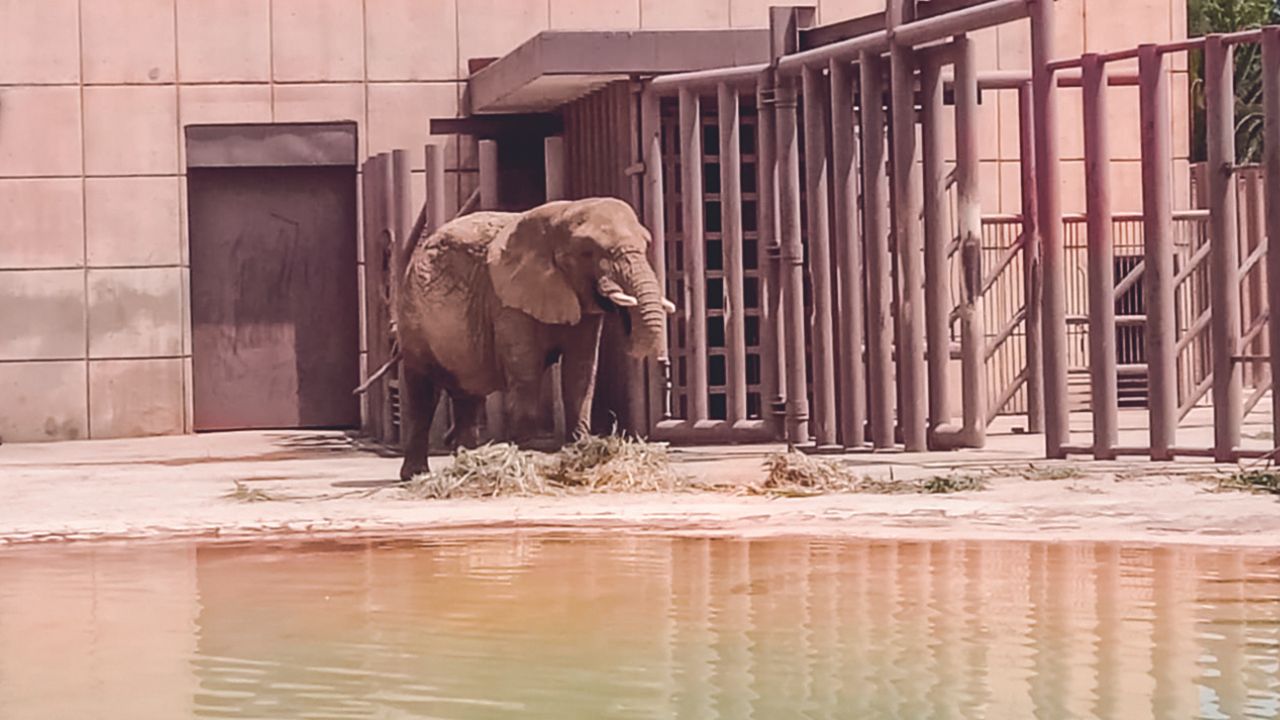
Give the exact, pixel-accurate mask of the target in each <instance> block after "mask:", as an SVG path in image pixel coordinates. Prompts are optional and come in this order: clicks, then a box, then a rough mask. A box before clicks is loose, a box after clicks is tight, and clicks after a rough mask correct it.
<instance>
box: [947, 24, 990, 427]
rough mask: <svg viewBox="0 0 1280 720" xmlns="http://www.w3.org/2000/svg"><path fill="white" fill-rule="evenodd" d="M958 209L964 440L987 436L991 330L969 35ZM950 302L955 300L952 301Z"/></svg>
mask: <svg viewBox="0 0 1280 720" xmlns="http://www.w3.org/2000/svg"><path fill="white" fill-rule="evenodd" d="M955 43H956V49H957V56H956V71H955V72H956V78H955V102H956V211H957V220H958V222H957V225H958V229H959V232H960V266H961V268H962V270H963V272H962V274H961V282H962V286H961V296H960V333H961V335H960V385H961V389H962V390H963V398H964V407H963V409H962V416H963V420H964V433H963V443H964V444H965V445H966V446H968V447H978V448H980V447H983V446H985V445H986V440H987V330H986V322H985V319H986V318H985V316H984V308H983V298H982V295H983V285H984V284H985V273H984V272H983V269H982V189H981V180H980V178H981V173H980V167H979V157H978V145H979V136H978V122H979V120H978V99H979V98H978V61H977V55H976V49H975V43H974V41H973V39H972V38H970V37H968V36H960V37H957V38H956V39H955ZM948 306H949V301H948Z"/></svg>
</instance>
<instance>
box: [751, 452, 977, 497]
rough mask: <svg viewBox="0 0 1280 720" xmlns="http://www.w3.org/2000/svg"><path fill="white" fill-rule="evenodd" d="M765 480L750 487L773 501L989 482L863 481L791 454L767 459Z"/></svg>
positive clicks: (971, 478) (963, 478)
mask: <svg viewBox="0 0 1280 720" xmlns="http://www.w3.org/2000/svg"><path fill="white" fill-rule="evenodd" d="M764 467H765V479H764V482H762V483H760V484H759V485H754V486H750V487H749V489H748V491H749V492H751V493H753V494H759V495H770V496H774V497H810V496H813V495H825V494H829V493H864V494H870V495H938V494H948V493H958V492H970V491H975V490H985V489H986V487H987V481H986V478H984V477H983V476H981V475H974V474H953V475H935V476H933V477H928V478H917V479H913V480H901V479H897V478H894V477H893V474H892V470H890V475H889V477H888V478H887V479H878V478H869V477H862V476H860V475H858V474H856V473H854V472H853V471H852V470H851V469H850V468H849V467H848V466H846V465H844V464H842V463H840V462H838V461H836V460H830V459H826V458H818V457H812V456H809V455H805V454H804V453H800V452H795V451H789V452H785V453H774V454H773V455H770V456H769V457H768V458H766V459H765V463H764Z"/></svg>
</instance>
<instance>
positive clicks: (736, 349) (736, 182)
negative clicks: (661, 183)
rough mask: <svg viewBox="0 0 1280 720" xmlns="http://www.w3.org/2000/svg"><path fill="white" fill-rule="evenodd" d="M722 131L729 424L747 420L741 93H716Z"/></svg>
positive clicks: (724, 86) (720, 90)
mask: <svg viewBox="0 0 1280 720" xmlns="http://www.w3.org/2000/svg"><path fill="white" fill-rule="evenodd" d="M716 105H717V111H716V112H717V123H718V125H719V129H720V235H721V239H722V245H723V247H724V272H725V285H726V287H725V289H726V291H727V294H728V298H727V300H728V302H727V305H726V309H727V313H726V315H727V317H726V318H725V341H726V343H727V345H728V348H727V349H728V358H727V361H728V362H727V370H728V378H727V379H728V403H727V404H728V420H729V422H730V423H736V422H740V421H742V420H746V419H747V339H746V338H747V331H746V325H745V315H746V307H745V305H744V302H743V296H742V293H743V282H744V281H743V263H742V145H741V137H742V131H741V127H742V117H741V106H740V104H739V101H738V90H737V89H736V88H733V87H730V86H729V85H727V84H724V83H721V84H720V86H719V87H718V88H717V89H716Z"/></svg>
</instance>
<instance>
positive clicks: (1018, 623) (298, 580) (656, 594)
mask: <svg viewBox="0 0 1280 720" xmlns="http://www.w3.org/2000/svg"><path fill="white" fill-rule="evenodd" d="M1278 663H1280V554H1269V553H1259V552H1249V551H1236V550H1230V551H1227V550H1224V551H1204V550H1193V549H1182V548H1161V549H1155V550H1147V549H1131V548H1125V547H1117V546H1113V545H1104V544H1098V545H1035V544H1032V545H1027V544H991V543H950V542H948V543H941V542H939V543H889V542H856V541H853V542H851V541H843V540H841V541H820V540H802V539H785V540H761V541H734V540H682V539H667V538H656V537H631V538H627V537H601V538H593V539H588V538H582V537H575V538H568V537H554V536H552V537H548V536H541V537H539V536H522V535H517V536H502V537H484V538H471V539H466V540H447V541H432V542H385V541H370V542H343V543H333V542H326V543H291V544H272V545H265V544H257V545H247V544H236V545H230V544H207V545H200V544H196V545H160V546H150V545H124V546H113V547H62V548H54V547H33V548H19V549H13V548H11V549H7V550H3V551H0V717H2V718H22V719H26V718H76V719H77V720H79V719H82V718H113V719H114V718H129V719H131V720H132V719H143V718H182V717H202V718H250V717H253V718H263V717H271V718H279V717H299V718H410V717H430V718H557V719H559V718H691V719H696V720H704V719H708V718H726V719H733V720H738V719H740V718H761V719H766V720H772V719H774V718H793V717H794V718H859V719H861V718H947V717H955V718H1019V719H1021V718H1050V719H1057V718H1088V717H1103V718H1122V719H1124V720H1134V719H1138V718H1255V717H1256V718H1273V717H1278V716H1280V666H1278Z"/></svg>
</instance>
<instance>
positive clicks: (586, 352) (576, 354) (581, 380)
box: [560, 315, 603, 440]
mask: <svg viewBox="0 0 1280 720" xmlns="http://www.w3.org/2000/svg"><path fill="white" fill-rule="evenodd" d="M602 325H603V316H601V315H589V316H587V317H586V319H584V320H583V321H582V322H581V323H579V324H578V325H577V326H576V327H574V328H573V329H572V331H571V332H570V333H569V336H568V338H567V342H566V343H565V347H564V355H563V356H562V357H561V359H560V375H561V383H562V385H563V386H564V426H565V429H566V430H567V431H568V432H569V435H570V437H571V438H572V439H575V440H576V439H578V438H582V437H586V436H588V435H590V434H591V401H592V398H593V397H594V396H595V392H596V357H597V355H598V354H599V349H600V328H601V326H602Z"/></svg>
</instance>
